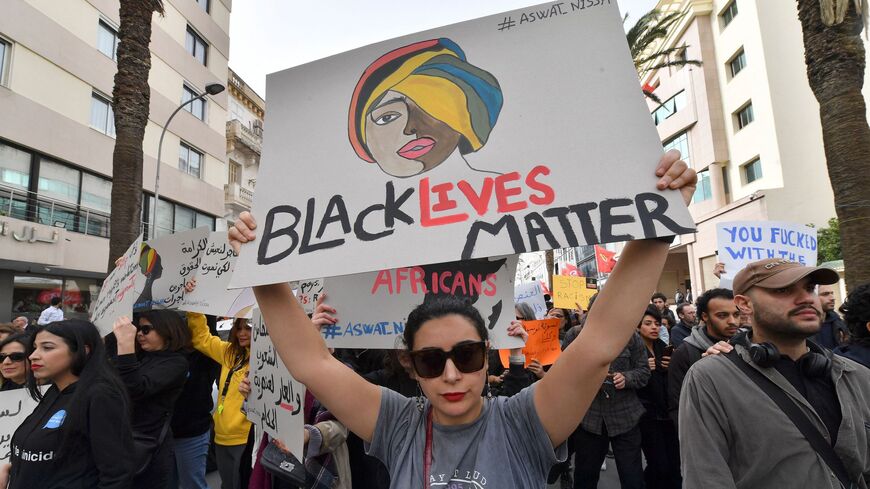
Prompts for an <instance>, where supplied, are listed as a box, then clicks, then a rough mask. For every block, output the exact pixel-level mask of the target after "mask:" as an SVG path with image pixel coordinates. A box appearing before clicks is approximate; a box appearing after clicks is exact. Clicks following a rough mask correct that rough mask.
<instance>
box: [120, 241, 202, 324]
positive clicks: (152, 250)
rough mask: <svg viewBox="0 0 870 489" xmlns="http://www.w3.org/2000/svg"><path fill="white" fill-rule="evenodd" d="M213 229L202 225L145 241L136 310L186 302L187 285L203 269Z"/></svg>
mask: <svg viewBox="0 0 870 489" xmlns="http://www.w3.org/2000/svg"><path fill="white" fill-rule="evenodd" d="M210 233H211V231H210V230H209V229H208V228H206V227H201V228H196V229H191V230H190V231H185V232H183V233H175V234H169V235H166V236H161V237H159V238H156V239H153V240H150V241H148V242H147V243H142V248H141V250H140V253H139V274H140V277H138V278H137V280H136V292H138V298H137V299H136V301H135V303H134V304H133V311H134V312H135V311H144V310H148V309H178V308H179V307H180V306H181V304H183V303H184V296H185V294H186V292H185V289H184V285H185V284H186V283H187V282H188V281H190V279H192V278H195V277H196V275H197V273H198V272H199V267H200V264H201V263H202V260H203V259H205V257H206V251H207V249H208V237H209V234H210Z"/></svg>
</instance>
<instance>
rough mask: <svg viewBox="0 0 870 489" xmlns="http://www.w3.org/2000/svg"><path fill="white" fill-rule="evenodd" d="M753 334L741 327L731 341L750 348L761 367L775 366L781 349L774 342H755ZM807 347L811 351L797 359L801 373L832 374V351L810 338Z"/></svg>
mask: <svg viewBox="0 0 870 489" xmlns="http://www.w3.org/2000/svg"><path fill="white" fill-rule="evenodd" d="M751 335H752V330H750V329H747V328H740V330H739V331H738V333H737V334H736V335H734V337H733V338H732V339H731V341H730V342H729V343H731V344H732V345H741V346H743V347H744V348H746V349H747V350H749V356H750V358H752V361H753V362H754V363H755V364H756V365H758V366H759V367H761V368H770V367H773V366H774V365H775V364H776V362H777V360H779V358H780V356H781V355H780V353H779V349H778V348H777V347H776V345H774V344H773V343H768V342H764V343H760V344H759V343H753V342H752V338H751ZM807 347H808V348H809V350H810V351H808V352H807V353H806V354H805V355H804V356H802V357H800V358H799V359H798V360H797V364H798V368H799V369H800V371H801V373H803V374H804V375H806V376H807V377H812V378H820V377H825V376H828V375H830V373H831V357H830V353H829V352H827V351H826V350H825V349H823V348H822V347H820V346H819V345H817V344H815V343H813V342H812V341H809V340H807Z"/></svg>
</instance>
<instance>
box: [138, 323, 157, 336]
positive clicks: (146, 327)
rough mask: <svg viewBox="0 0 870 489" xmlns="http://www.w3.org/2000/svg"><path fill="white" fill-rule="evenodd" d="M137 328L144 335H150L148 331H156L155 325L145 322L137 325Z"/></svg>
mask: <svg viewBox="0 0 870 489" xmlns="http://www.w3.org/2000/svg"><path fill="white" fill-rule="evenodd" d="M136 330H138V331H139V332H140V333H142V334H143V335H146V336H147V335H148V333H150V332H152V331H154V326H152V325H150V324H143V325H141V326H136Z"/></svg>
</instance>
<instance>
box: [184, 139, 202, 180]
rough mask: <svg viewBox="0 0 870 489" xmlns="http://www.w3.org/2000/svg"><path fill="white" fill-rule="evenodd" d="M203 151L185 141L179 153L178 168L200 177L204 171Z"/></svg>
mask: <svg viewBox="0 0 870 489" xmlns="http://www.w3.org/2000/svg"><path fill="white" fill-rule="evenodd" d="M202 160H203V157H202V153H200V152H199V151H197V150H195V149H193V148H192V147H190V146H188V145H187V144H185V143H181V149H180V150H179V153H178V169H179V170H181V171H183V172H185V173H187V174H188V175H193V176H195V177H196V178H200V175H201V172H202Z"/></svg>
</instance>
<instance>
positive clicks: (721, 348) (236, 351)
mask: <svg viewBox="0 0 870 489" xmlns="http://www.w3.org/2000/svg"><path fill="white" fill-rule="evenodd" d="M657 176H658V177H659V178H660V179H661V180H660V182H659V186H660V188H664V187H667V186H669V184H670V187H671V188H672V189H678V190H681V191H682V193H683V196H684V198H686V199H688V198H690V197H691V195H692V190H693V189H694V184H695V181H696V177H695V174H694V171H692V170H690V169H687V167H686V165H685V164H684V163H683V162H680V161H677V158H676V157H674V156H673V155H672V154H670V153H669V154H668V155H666V156H665V157H664V158H663V161H662V163H661V165H660V167H659V172H658V173H657ZM255 227H256V223H255V222H254V220H253V218H252V217H251V216H250V215H249V214H243V216H242V217H241V219H240V220H239V222H238V223H237V224H236V226H235V227H234V228H232V229H231V230H230V233H229V235H230V243H231V244H232V245H234V246H235V247H238V246H239V245H240V244H241V243H245V242H249V241H251V240H253V239H254V233H253V230H254V228H255ZM667 253H668V244H667V240H661V239H651V240H641V241H636V242H632V243H629V244H628V245H627V246H626V247H625V250H624V252H623V253H622V256H621V259H620V261H619V264H618V265H617V266H616V269H615V270H614V271H613V273H612V274H611V276H610V278H609V280H608V281H607V284H606V286H605V287H603V289H602V290H601V292H600V293H599V294H597V295H596V296H595V297H593V298H592V300H590V302H589V304H584V305H578V308H577V309H576V310H567V309H559V308H552V307H551V308H550V309H549V311H548V313H547V317H549V318H553V319H558V320H559V331H560V343H561V347H562V350H563V351H562V353H561V356H560V358H559V359H558V360H557V361H556V362H555V363H553V364H552V365H542V364H541V362H540V361H539V359H537V358H526V357H525V356H524V354H523V350H522V349H521V348H518V349H514V350H510V352H509V355H508V362H507V365H508V366H507V367H504V366H503V365H502V362H501V360H500V358H499V355H498V352H497V351H495V350H492V349H491V348H490V344H489V331H488V330H487V328H486V327H485V322H484V320H483V318H482V317H481V315H480V313H479V312H478V311H477V309H475V307H474V306H473V305H471V304H470V303H468V302H467V301H465V300H463V299H461V298H457V297H452V296H435V295H433V296H427V297H426V299H425V301H424V302H423V304H421V305H419V306H418V307H416V308H415V309H414V310H413V311H410V314H409V315H408V318H407V321H406V324H405V330H404V336H403V341H404V346H405V349H404V350H390V351H387V350H383V351H377V350H339V351H333V350H329V349H327V348H326V346H325V343H324V342H323V340H322V337H321V335H320V333H319V328H320V327H321V326H323V325H327V324H334V323H336V322H338V321H339V318H340V315H341V311H339V310H337V309H336V308H335V307H333V306H332V305H330V304H329V300H328V296H322V297H321V300H320V301H319V302H318V304H317V308H316V310H315V312H314V314H313V315H312V316H310V317H309V316H308V315H306V314H305V312H304V311H303V309H302V307H301V306H300V305H299V303H298V302H296V301H295V300H294V299H293V295H292V293H291V290H290V288H289V285H287V284H277V285H270V286H260V287H256V288H255V289H254V291H255V294H256V297H257V302H258V304H259V307H260V309H261V311H262V314H263V315H264V319H265V321H266V324H267V325H268V327H269V332H270V337H271V339H272V341H273V343H274V346H275V349H276V351H277V353H278V354H279V355H280V357H281V359H282V360H283V362H284V364H285V365H286V366H287V368H288V370H289V371H290V372H291V373H292V375H293V376H294V377H295V378H296V379H297V380H299V381H300V382H302V383H304V384H305V385H306V386H307V388H308V389H307V394H306V398H305V402H304V418H305V430H304V432H303V433H302V434H300V436H302V437H303V439H304V442H305V447H306V448H305V452H304V453H303V454H292V453H290V452H289V451H288V450H287V448H286V447H285V446H284V445H283V444H282V443H281V441H280V440H277V439H272V438H271V437H269V436H268V435H264V434H262V432H260V431H258V430H257V429H256V427H255V426H254V425H252V424H251V423H250V422H249V421H248V420H247V418H246V415H245V412H244V410H245V402H246V398H247V396H248V395H249V394H250V392H251V385H250V381H249V379H248V377H247V370H248V365H249V361H250V351H251V340H252V334H251V325H250V322H249V321H248V320H246V319H235V320H233V324H232V328H231V330H230V332H229V335H228V337H227V338H222V337H220V336H219V335H218V334H217V331H216V330H215V323H216V318H213V317H207V316H204V315H202V314H194V313H187V314H186V315H182V314H179V313H177V312H172V311H144V312H141V313H137V314H135V315H134V316H133V317H132V318H127V317H120V318H118V319H117V321H116V322H115V325H114V329H113V332H112V333H111V334H110V335H108V336H106V337H105V338H101V337H100V334H99V332H98V330H97V328H96V327H95V326H94V325H93V324H91V323H89V322H86V321H80V320H63V318H62V315H61V316H60V317H57V311H55V310H54V309H56V308H57V304H54V303H53V304H52V307H50V308H49V309H47V310H46V311H45V312H44V314H43V315H42V316H41V318H40V321H39V324H37V325H35V326H33V327H29V328H27V329H26V330H25V329H24V328H23V327H22V325H20V324H19V325H13V324H10V325H0V376H2V384H0V390H2V391H9V390H14V389H26V390H27V392H28V393H29V394H30V395H31V396H32V397H33V398H34V399H37V400H38V401H39V404H38V405H37V407H36V408H35V410H34V411H33V413H32V414H31V415H30V416H28V417H27V418H26V419H25V420H24V421H23V423H22V424H21V425H20V427H19V428H18V430H17V431H16V432H15V434H14V436H13V437H12V440H11V447H12V448H11V454H10V462H11V463H9V464H5V465H4V466H3V468H2V470H0V488H7V487H8V488H14V489H22V488H35V487H45V488H61V487H98V488H103V489H110V488H111V489H116V488H117V489H120V488H134V487H135V488H140V487H141V488H145V487H148V488H160V489H162V488H184V489H187V488H196V489H200V488H206V487H207V485H206V478H205V475H206V472H207V471H208V470H209V466H210V465H214V467H216V469H217V471H218V472H219V474H220V479H221V488H222V489H241V488H251V489H264V488H268V489H271V488H276V489H281V488H298V487H304V488H373V489H375V488H377V489H387V488H409V487H421V485H422V487H450V488H457V489H459V488H470V487H498V488H510V487H516V488H530V487H545V485H546V484H547V483H548V482H549V483H557V482H558V484H559V485H560V486H561V487H573V488H594V487H597V485H598V480H599V476H600V473H601V471H602V470H609V467H608V465H607V458H608V453H609V452H610V453H612V457H613V460H614V462H615V469H616V471H617V472H618V475H619V480H620V484H621V486H622V487H623V488H644V487H647V488H653V489H654V488H680V487H687V488H695V487H717V488H718V487H722V488H760V487H814V488H822V487H831V488H836V487H841V486H843V487H855V488H863V489H866V488H867V487H868V482H870V370H868V367H870V284H865V285H862V286H859V287H856V288H855V289H854V290H852V291H851V292H850V294H849V296H848V298H847V300H846V301H845V303H844V304H843V305H842V306H841V307H840V308H839V310H840V311H841V312H842V313H843V314H844V317H841V316H840V315H839V314H837V312H835V311H836V304H835V299H834V289H833V288H832V287H831V284H835V283H836V282H837V281H838V280H839V277H838V276H837V274H836V273H835V272H834V271H832V270H829V269H825V268H817V267H806V266H801V265H799V264H796V263H792V262H789V261H787V260H778V259H771V260H763V261H761V262H756V263H753V264H750V265H749V266H747V267H746V268H745V269H743V270H741V271H739V272H738V273H737V274H736V276H735V277H734V286H733V289H725V288H713V289H710V290H707V291H705V292H704V293H703V294H700V295H699V296H698V297H697V299H696V300H695V301H694V303H693V301H692V298H691V291H687V294H686V295H683V294H682V293H678V294H675V296H674V298H673V299H674V300H670V298H668V297H667V296H665V295H664V294H661V293H659V292H655V287H656V284H657V283H658V280H659V277H660V276H661V271H662V268H663V266H664V263H665V260H666V257H667ZM192 287H195V283H194V282H191V283H188V288H192ZM654 292H655V293H654ZM677 299H679V301H677ZM514 310H515V315H516V320H515V321H512V322H511V325H510V327H509V329H508V334H509V335H510V336H516V337H520V338H523V339H527V338H528V333H527V332H526V331H525V329H524V327H523V323H524V322H526V321H531V320H534V319H535V316H534V313H533V311H532V309H531V307H529V305H528V304H526V303H518V304H515V308H514ZM705 357H707V358H705ZM213 390H214V391H216V392H214V393H213V392H212V391H213Z"/></svg>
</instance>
